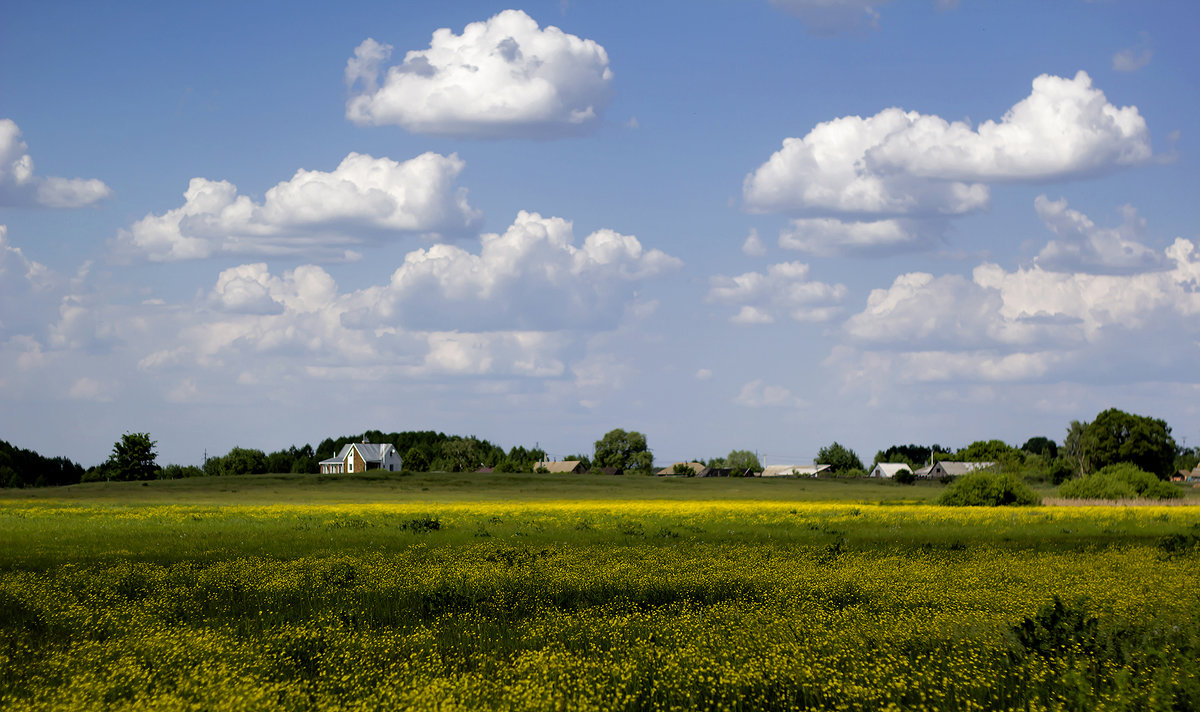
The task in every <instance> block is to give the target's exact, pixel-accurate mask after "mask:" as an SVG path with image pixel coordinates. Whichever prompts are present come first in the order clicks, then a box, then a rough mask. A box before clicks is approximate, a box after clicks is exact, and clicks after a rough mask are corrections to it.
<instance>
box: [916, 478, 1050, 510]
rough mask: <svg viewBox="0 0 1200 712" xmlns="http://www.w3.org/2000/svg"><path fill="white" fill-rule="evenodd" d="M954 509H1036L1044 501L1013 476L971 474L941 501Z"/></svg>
mask: <svg viewBox="0 0 1200 712" xmlns="http://www.w3.org/2000/svg"><path fill="white" fill-rule="evenodd" d="M937 503H938V504H941V505H947V506H951V507H1006V506H1018V507H1024V506H1036V505H1039V504H1041V503H1042V498H1041V497H1039V496H1038V495H1037V493H1036V492H1034V491H1033V490H1032V489H1031V488H1030V487H1029V485H1027V484H1025V481H1024V480H1022V479H1021V478H1019V477H1017V476H1016V475H1014V474H1012V473H1010V472H986V471H982V472H969V473H967V474H965V475H963V476H962V477H959V478H958V479H957V480H955V481H954V482H953V483H952V484H950V486H949V487H947V488H946V491H945V492H942V494H941V496H940V497H938V500H937Z"/></svg>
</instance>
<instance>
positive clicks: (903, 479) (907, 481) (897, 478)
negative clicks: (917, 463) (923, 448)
mask: <svg viewBox="0 0 1200 712" xmlns="http://www.w3.org/2000/svg"><path fill="white" fill-rule="evenodd" d="M892 481H893V482H895V483H896V484H898V485H915V484H916V483H917V476H916V475H914V474H913V472H912V470H910V469H908V468H907V467H902V468H900V469H899V470H896V474H894V475H892Z"/></svg>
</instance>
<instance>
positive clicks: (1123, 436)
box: [1083, 408, 1177, 479]
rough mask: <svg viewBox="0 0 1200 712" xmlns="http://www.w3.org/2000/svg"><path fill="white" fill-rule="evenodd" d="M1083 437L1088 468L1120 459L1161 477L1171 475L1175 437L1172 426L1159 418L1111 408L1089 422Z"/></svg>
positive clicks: (1111, 463) (1102, 466) (1092, 470)
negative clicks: (1172, 434)
mask: <svg viewBox="0 0 1200 712" xmlns="http://www.w3.org/2000/svg"><path fill="white" fill-rule="evenodd" d="M1083 440H1084V441H1085V443H1086V445H1087V452H1088V460H1089V467H1088V470H1087V471H1088V472H1095V471H1096V470H1099V469H1101V468H1104V467H1107V466H1108V465H1115V464H1117V463H1120V462H1129V463H1133V464H1134V465H1137V466H1138V467H1139V468H1141V469H1142V470H1145V471H1146V472H1149V473H1151V474H1154V475H1157V476H1158V477H1159V479H1167V478H1169V477H1170V476H1171V473H1172V471H1173V470H1174V465H1175V452H1176V449H1177V448H1176V445H1175V440H1174V438H1172V437H1171V428H1170V426H1168V425H1167V424H1166V422H1165V421H1162V420H1158V419H1157V418H1150V417H1146V416H1142V415H1133V414H1131V413H1126V412H1124V411H1121V410H1117V409H1116V408H1109V409H1108V410H1106V411H1104V412H1102V413H1100V414H1099V415H1097V416H1096V419H1095V420H1093V421H1092V422H1091V423H1090V424H1089V425H1088V426H1087V428H1086V429H1085V430H1084V433H1083Z"/></svg>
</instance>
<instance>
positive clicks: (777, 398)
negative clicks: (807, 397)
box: [733, 379, 804, 408]
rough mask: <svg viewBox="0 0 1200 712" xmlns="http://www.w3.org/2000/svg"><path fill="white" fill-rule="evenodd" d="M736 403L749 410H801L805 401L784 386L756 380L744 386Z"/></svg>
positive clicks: (734, 400)
mask: <svg viewBox="0 0 1200 712" xmlns="http://www.w3.org/2000/svg"><path fill="white" fill-rule="evenodd" d="M733 402H734V403H737V404H738V405H740V406H745V407H747V408H799V407H801V406H803V405H804V401H802V400H800V399H799V398H797V397H796V396H794V395H792V392H791V391H789V390H788V389H786V388H784V387H783V386H771V385H767V384H765V383H763V382H762V379H755V380H753V381H750V382H749V383H747V384H746V385H744V386H742V390H741V391H740V392H738V394H737V397H736V398H734V399H733Z"/></svg>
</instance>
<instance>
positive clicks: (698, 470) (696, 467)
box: [657, 462, 709, 477]
mask: <svg viewBox="0 0 1200 712" xmlns="http://www.w3.org/2000/svg"><path fill="white" fill-rule="evenodd" d="M677 466H683V467H689V468H691V470H692V474H691V475H689V477H708V476H709V472H708V469H709V468H708V466H707V465H705V464H704V463H703V462H674V463H671V464H670V465H668V466H667V467H664V468H662V469H661V470H659V471H658V473H657V474H659V475H674V474H677V473H676V472H675V468H676V467H677ZM683 474H687V473H683Z"/></svg>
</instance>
